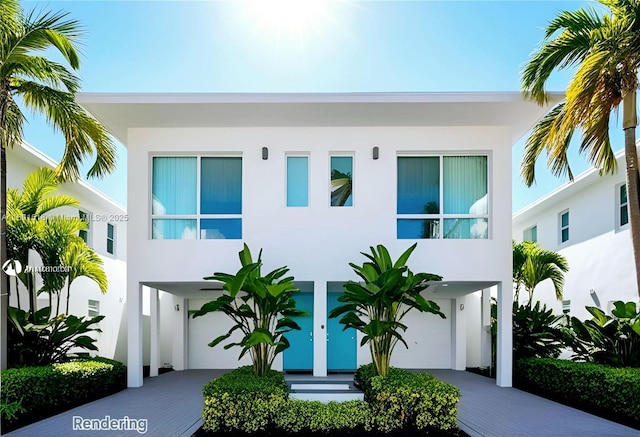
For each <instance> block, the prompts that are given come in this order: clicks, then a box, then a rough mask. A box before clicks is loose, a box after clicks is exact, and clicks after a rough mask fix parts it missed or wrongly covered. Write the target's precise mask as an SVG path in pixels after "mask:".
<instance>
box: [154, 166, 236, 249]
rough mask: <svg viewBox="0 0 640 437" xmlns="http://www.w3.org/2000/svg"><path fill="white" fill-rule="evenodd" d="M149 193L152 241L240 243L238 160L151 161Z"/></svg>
mask: <svg viewBox="0 0 640 437" xmlns="http://www.w3.org/2000/svg"><path fill="white" fill-rule="evenodd" d="M198 180H199V181H200V190H199V191H200V198H198ZM151 191H152V208H151V216H152V217H151V238H152V239H156V240H168V239H180V240H187V239H196V238H202V239H215V238H225V239H230V238H233V239H240V238H242V217H241V214H242V158H240V157H196V156H175V157H154V158H153V160H152V190H151Z"/></svg>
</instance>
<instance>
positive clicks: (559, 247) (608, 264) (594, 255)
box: [513, 151, 638, 320]
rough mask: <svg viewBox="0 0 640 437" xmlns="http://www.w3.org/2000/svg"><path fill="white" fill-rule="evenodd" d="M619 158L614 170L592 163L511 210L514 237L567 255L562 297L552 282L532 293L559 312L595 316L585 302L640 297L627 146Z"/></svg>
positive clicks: (608, 303) (607, 307)
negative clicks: (607, 172) (600, 170)
mask: <svg viewBox="0 0 640 437" xmlns="http://www.w3.org/2000/svg"><path fill="white" fill-rule="evenodd" d="M616 159H617V161H618V169H619V170H618V173H616V174H615V175H609V176H600V175H599V173H598V170H596V169H595V168H591V169H589V170H587V171H585V172H584V173H582V174H580V175H579V176H577V177H576V178H575V181H574V182H567V183H566V184H564V185H562V186H560V187H559V188H557V189H556V190H554V191H552V192H550V193H549V194H547V195H546V196H544V197H542V198H540V199H538V200H537V201H535V202H533V203H531V204H530V205H528V206H526V207H525V208H523V209H522V210H521V211H518V212H517V213H515V214H514V215H513V239H514V240H516V241H523V240H533V241H537V242H538V243H540V245H541V246H542V247H544V248H545V249H549V250H554V251H557V252H559V253H561V254H562V255H563V256H564V257H566V258H567V261H568V263H569V272H568V273H567V274H566V275H565V286H564V293H563V301H557V300H556V298H555V293H554V291H553V286H552V284H551V283H550V281H546V282H543V283H541V284H540V285H539V286H538V287H537V288H536V291H535V294H534V300H540V301H541V302H543V303H545V304H546V305H547V306H548V307H550V308H553V309H554V312H555V313H557V314H560V313H561V312H562V311H565V312H568V313H569V314H571V315H572V316H575V317H578V318H579V319H582V320H585V319H589V318H591V315H590V314H589V312H588V311H587V310H586V309H585V306H587V305H588V306H599V307H600V308H602V309H603V310H605V311H607V310H610V309H611V307H612V305H611V303H612V302H614V301H617V300H622V301H625V302H628V301H635V302H637V301H638V290H637V285H636V280H635V262H634V258H633V250H632V247H631V235H630V230H629V216H628V212H627V191H626V178H625V161H624V151H621V152H619V153H618V154H617V155H616ZM525 294H526V293H525ZM521 298H524V297H521Z"/></svg>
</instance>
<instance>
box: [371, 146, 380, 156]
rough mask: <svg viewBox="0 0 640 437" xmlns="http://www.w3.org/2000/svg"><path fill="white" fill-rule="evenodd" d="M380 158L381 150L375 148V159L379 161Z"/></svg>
mask: <svg viewBox="0 0 640 437" xmlns="http://www.w3.org/2000/svg"><path fill="white" fill-rule="evenodd" d="M379 157H380V148H379V147H378V146H374V148H373V159H378V158H379Z"/></svg>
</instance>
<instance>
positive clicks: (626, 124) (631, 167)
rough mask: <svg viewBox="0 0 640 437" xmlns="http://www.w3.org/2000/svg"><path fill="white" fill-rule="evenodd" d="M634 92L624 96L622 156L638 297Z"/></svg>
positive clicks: (639, 206)
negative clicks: (625, 170) (624, 167)
mask: <svg viewBox="0 0 640 437" xmlns="http://www.w3.org/2000/svg"><path fill="white" fill-rule="evenodd" d="M637 124H638V123H637V116H636V92H635V90H634V91H632V92H629V93H627V94H626V96H625V98H624V103H623V125H622V128H623V129H624V156H625V162H626V168H627V199H628V208H629V225H630V227H631V244H632V246H633V257H634V259H635V265H636V286H637V292H638V295H639V296H640V197H639V196H640V190H639V186H640V175H639V173H638V150H637V148H636V125H637Z"/></svg>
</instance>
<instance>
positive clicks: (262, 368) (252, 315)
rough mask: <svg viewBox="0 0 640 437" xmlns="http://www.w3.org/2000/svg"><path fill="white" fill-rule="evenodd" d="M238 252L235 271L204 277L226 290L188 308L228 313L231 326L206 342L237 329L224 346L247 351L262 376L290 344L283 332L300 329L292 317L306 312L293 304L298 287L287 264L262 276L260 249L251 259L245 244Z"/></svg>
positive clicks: (224, 337)
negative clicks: (239, 335) (236, 336)
mask: <svg viewBox="0 0 640 437" xmlns="http://www.w3.org/2000/svg"><path fill="white" fill-rule="evenodd" d="M239 256H240V264H241V266H242V267H241V268H240V270H238V272H237V273H236V274H235V275H232V274H229V273H214V274H213V276H208V277H206V278H204V279H206V280H212V281H219V282H221V283H222V284H223V286H222V289H223V290H224V291H225V292H226V293H223V294H222V295H221V296H220V297H218V298H217V299H215V300H212V301H210V302H207V303H205V304H204V305H202V307H201V308H200V309H199V310H194V311H191V314H192V316H193V317H194V318H195V317H200V316H204V315H205V314H208V313H210V312H214V311H220V312H222V313H224V314H226V315H227V316H229V317H230V318H231V320H233V322H234V325H233V327H232V328H231V329H230V330H229V332H227V333H225V334H223V335H221V336H219V337H217V338H216V339H214V340H213V341H212V342H211V343H209V347H215V346H217V345H218V344H220V343H221V342H223V341H225V340H227V339H228V338H229V337H231V335H232V334H233V333H234V332H235V331H238V330H239V331H240V332H241V333H242V338H241V339H240V340H239V341H237V342H232V343H228V344H227V345H225V346H224V348H225V349H229V348H231V347H234V346H238V347H240V348H241V351H240V356H239V357H238V359H240V358H242V357H243V356H245V355H246V354H247V353H248V354H249V356H250V357H251V362H252V363H253V371H254V372H255V373H256V375H259V376H263V375H267V374H268V373H269V371H270V370H271V365H272V364H273V360H274V359H275V357H276V356H277V355H278V354H279V353H281V352H282V351H284V350H285V349H287V348H288V347H289V340H287V338H286V337H285V335H284V334H285V333H287V332H288V331H291V330H292V329H298V330H299V329H300V326H298V324H297V323H296V322H295V321H294V320H292V319H291V318H292V317H298V316H306V315H309V313H307V312H306V311H302V310H299V309H297V308H296V301H295V299H294V296H295V294H296V293H299V292H300V290H298V289H297V288H296V286H295V285H294V283H293V277H292V276H285V275H286V274H287V273H288V272H289V269H288V268H287V267H280V268H277V269H275V270H273V271H272V272H269V273H267V274H266V275H265V276H263V275H262V273H261V268H262V250H260V253H259V254H258V259H257V260H256V261H254V260H253V258H252V256H251V251H250V250H249V247H248V246H247V245H246V244H245V245H244V248H243V249H242V250H241V251H240V253H239Z"/></svg>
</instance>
